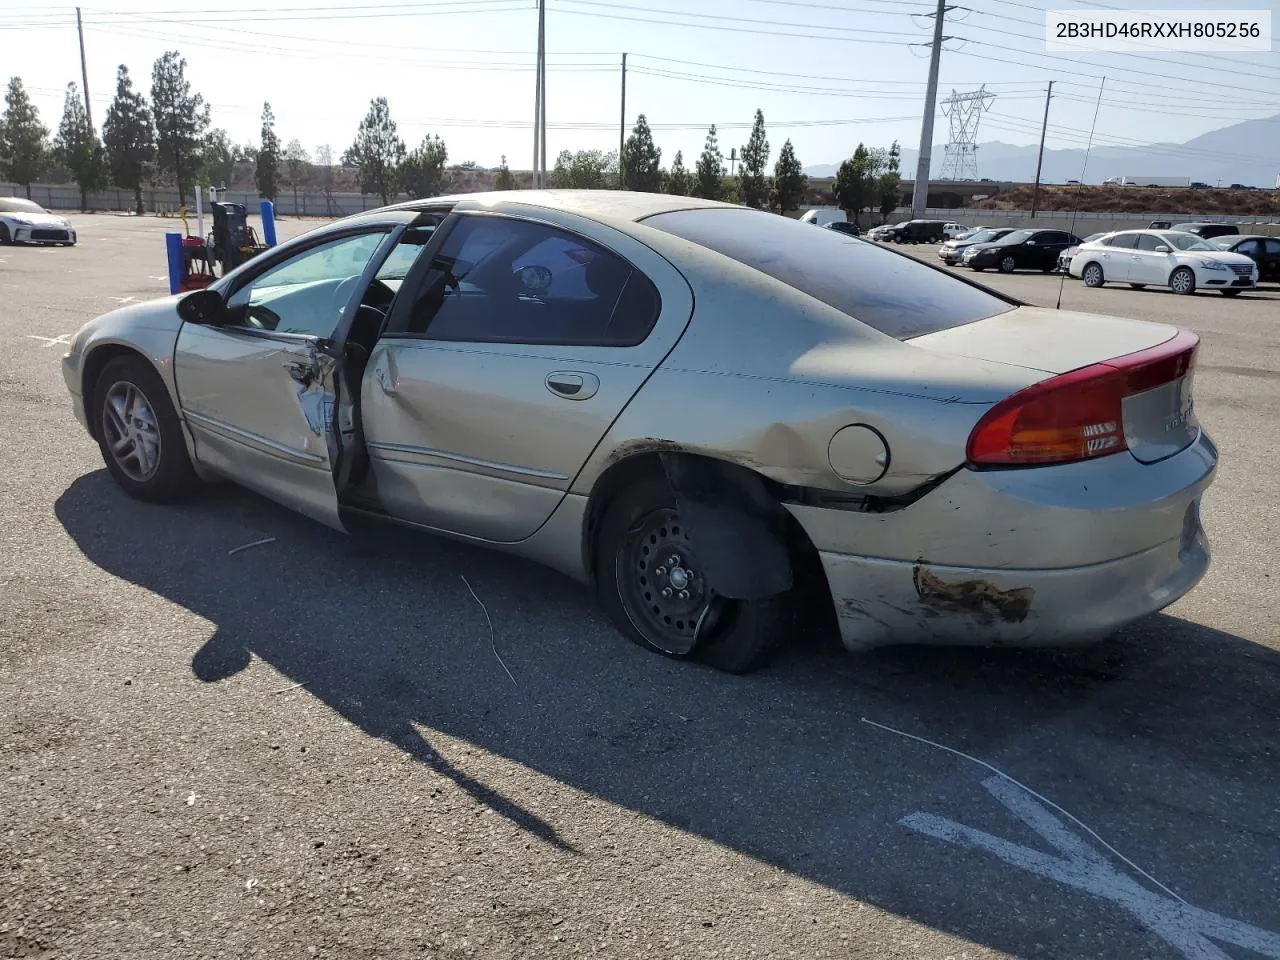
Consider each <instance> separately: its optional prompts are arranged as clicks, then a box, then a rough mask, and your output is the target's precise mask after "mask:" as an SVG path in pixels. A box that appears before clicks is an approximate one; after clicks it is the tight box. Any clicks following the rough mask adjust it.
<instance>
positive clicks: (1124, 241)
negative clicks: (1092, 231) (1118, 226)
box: [1107, 233, 1141, 250]
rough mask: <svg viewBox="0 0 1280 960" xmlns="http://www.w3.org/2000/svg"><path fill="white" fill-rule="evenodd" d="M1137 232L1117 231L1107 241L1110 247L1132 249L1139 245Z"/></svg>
mask: <svg viewBox="0 0 1280 960" xmlns="http://www.w3.org/2000/svg"><path fill="white" fill-rule="evenodd" d="M1139 236H1141V234H1137V233H1117V234H1116V235H1115V236H1114V237H1112V238H1111V239H1110V240H1108V241H1107V246H1108V247H1123V248H1124V249H1126V250H1132V249H1134V248H1136V247H1137V246H1138V237H1139Z"/></svg>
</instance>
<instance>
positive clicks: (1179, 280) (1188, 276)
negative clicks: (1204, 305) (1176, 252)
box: [1169, 267, 1196, 296]
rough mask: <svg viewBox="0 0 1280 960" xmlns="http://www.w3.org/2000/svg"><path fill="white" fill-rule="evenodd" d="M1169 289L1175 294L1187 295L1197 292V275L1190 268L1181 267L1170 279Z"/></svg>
mask: <svg viewBox="0 0 1280 960" xmlns="http://www.w3.org/2000/svg"><path fill="white" fill-rule="evenodd" d="M1169 288H1170V289H1171V290H1172V291H1173V292H1174V293H1178V294H1182V295H1184V296H1185V295H1187V294H1191V293H1195V292H1196V275H1195V274H1194V273H1192V272H1191V268H1190V267H1179V268H1178V269H1177V270H1175V271H1173V275H1172V276H1171V277H1169Z"/></svg>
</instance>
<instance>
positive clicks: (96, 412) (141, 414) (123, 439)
mask: <svg viewBox="0 0 1280 960" xmlns="http://www.w3.org/2000/svg"><path fill="white" fill-rule="evenodd" d="M88 413H89V416H90V417H91V418H92V421H91V422H92V423H93V428H94V436H95V437H96V438H97V440H98V447H99V449H101V450H102V459H103V460H104V461H105V462H106V465H107V469H108V470H109V471H110V472H111V476H112V477H114V478H115V481H116V483H118V484H119V485H120V488H121V489H122V490H124V492H125V493H127V494H128V495H129V496H131V497H137V498H138V499H139V500H151V501H154V502H164V501H168V500H174V499H176V498H178V497H180V496H182V495H183V494H185V493H187V492H188V491H189V490H191V488H192V487H194V486H195V484H196V475H195V471H194V470H193V469H192V467H191V460H190V459H189V458H188V456H187V445H186V441H185V439H184V437H183V435H182V425H181V424H180V423H179V422H178V415H177V413H176V412H175V411H174V409H173V403H172V402H171V401H170V400H169V391H168V389H167V388H166V387H165V385H164V381H162V380H161V379H160V376H159V374H157V373H156V372H155V369H154V368H153V367H152V366H151V364H149V363H148V362H147V361H146V360H144V359H142V358H141V357H139V356H126V357H117V358H116V359H115V360H112V361H110V362H109V363H108V364H107V365H106V366H105V367H103V368H102V372H101V373H100V374H99V375H98V380H97V382H96V383H95V384H94V389H93V397H92V400H91V401H90V406H89V410H88Z"/></svg>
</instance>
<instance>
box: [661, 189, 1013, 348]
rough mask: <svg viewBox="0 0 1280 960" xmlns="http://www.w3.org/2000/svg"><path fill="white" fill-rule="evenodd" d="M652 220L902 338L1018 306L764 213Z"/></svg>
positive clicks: (691, 213) (907, 260)
mask: <svg viewBox="0 0 1280 960" xmlns="http://www.w3.org/2000/svg"><path fill="white" fill-rule="evenodd" d="M644 224H645V225H646V226H649V227H654V228H656V229H658V230H663V231H665V232H667V233H670V234H673V235H675V236H677V237H681V238H682V239H685V240H688V241H690V242H691V243H696V244H698V245H700V246H703V247H706V248H707V249H709V250H713V251H715V252H716V253H719V254H721V255H723V256H726V257H729V258H730V259H732V260H736V261H738V262H739V263H742V264H745V265H746V266H748V267H751V268H752V269H754V270H758V271H760V272H761V273H764V274H766V275H768V276H770V277H773V278H774V279H775V280H779V281H781V282H782V283H785V284H787V285H788V286H791V287H794V288H795V289H796V290H799V291H800V292H801V293H805V294H808V295H809V296H811V297H813V298H814V299H815V300H820V301H822V302H823V303H825V304H827V305H828V306H831V307H834V308H835V309H837V310H839V311H841V312H842V313H844V314H846V315H848V316H850V317H852V318H854V319H855V320H858V321H860V322H862V323H864V324H866V325H867V326H869V327H872V328H873V329H875V330H878V331H880V332H881V333H884V334H888V335H889V336H891V337H896V338H897V339H899V340H908V339H910V338H912V337H919V336H923V335H924V334H927V333H934V332H936V331H938V330H947V329H950V328H951V327H958V326H960V325H962V324H966V323H973V322H974V321H975V320H983V319H985V318H987V317H992V316H995V315H996V314H999V313H1005V312H1007V311H1009V310H1012V309H1013V308H1014V307H1015V306H1016V303H1014V302H1011V301H1009V300H1006V299H1003V298H1002V297H999V296H997V295H996V294H995V293H994V292H992V291H988V290H986V289H984V288H983V287H979V286H977V285H976V284H969V283H966V282H964V281H963V280H959V279H957V278H956V277H954V276H953V275H952V274H950V273H947V272H946V271H943V270H939V269H937V268H935V267H931V266H928V265H926V264H924V263H921V262H920V261H919V260H915V259H913V258H912V257H908V256H905V255H903V254H898V253H894V252H892V251H890V250H886V249H884V248H883V247H879V246H877V245H875V244H873V243H867V242H865V241H862V240H858V239H855V238H854V237H850V236H845V235H843V234H840V233H837V232H836V231H834V230H811V229H809V228H808V227H807V226H806V225H805V224H802V223H800V222H799V221H797V220H792V219H791V218H790V217H780V216H778V215H776V214H772V213H765V212H763V211H758V210H745V209H723V208H709V209H700V210H679V211H673V212H671V213H660V214H656V215H654V216H651V217H648V218H646V219H645V220H644Z"/></svg>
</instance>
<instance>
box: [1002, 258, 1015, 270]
mask: <svg viewBox="0 0 1280 960" xmlns="http://www.w3.org/2000/svg"><path fill="white" fill-rule="evenodd" d="M1016 269H1018V263H1017V261H1016V260H1014V259H1013V257H1005V258H1004V259H1003V260H1001V261H1000V272H1001V273H1013V271H1014V270H1016Z"/></svg>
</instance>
